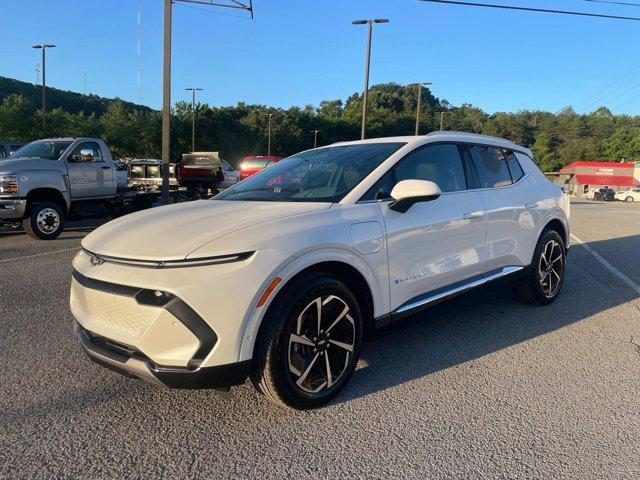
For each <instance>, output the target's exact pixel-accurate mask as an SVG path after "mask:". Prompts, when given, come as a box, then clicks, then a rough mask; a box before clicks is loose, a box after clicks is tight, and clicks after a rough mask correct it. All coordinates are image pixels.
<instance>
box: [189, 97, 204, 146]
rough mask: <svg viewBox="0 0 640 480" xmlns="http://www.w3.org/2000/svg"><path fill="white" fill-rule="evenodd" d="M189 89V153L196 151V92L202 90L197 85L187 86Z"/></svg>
mask: <svg viewBox="0 0 640 480" xmlns="http://www.w3.org/2000/svg"><path fill="white" fill-rule="evenodd" d="M185 90H191V153H193V152H195V151H196V92H199V91H202V89H201V88H198V87H187V88H185Z"/></svg>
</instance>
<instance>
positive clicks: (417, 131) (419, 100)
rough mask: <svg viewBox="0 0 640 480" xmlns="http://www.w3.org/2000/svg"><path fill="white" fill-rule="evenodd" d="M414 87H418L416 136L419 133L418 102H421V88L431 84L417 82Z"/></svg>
mask: <svg viewBox="0 0 640 480" xmlns="http://www.w3.org/2000/svg"><path fill="white" fill-rule="evenodd" d="M414 85H417V86H418V106H417V107H416V136H418V134H419V132H420V102H421V100H422V86H423V85H424V86H425V87H426V86H427V85H431V82H419V83H415V84H414Z"/></svg>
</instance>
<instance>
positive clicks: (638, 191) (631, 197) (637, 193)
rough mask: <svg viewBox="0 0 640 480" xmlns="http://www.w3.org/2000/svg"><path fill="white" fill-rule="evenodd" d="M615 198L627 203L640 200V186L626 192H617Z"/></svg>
mask: <svg viewBox="0 0 640 480" xmlns="http://www.w3.org/2000/svg"><path fill="white" fill-rule="evenodd" d="M614 198H615V199H616V200H621V201H623V202H627V203H631V202H640V188H630V189H629V190H625V191H624V192H617V193H616V194H615V196H614Z"/></svg>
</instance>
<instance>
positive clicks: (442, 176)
mask: <svg viewBox="0 0 640 480" xmlns="http://www.w3.org/2000/svg"><path fill="white" fill-rule="evenodd" d="M385 177H386V178H385ZM385 177H383V179H381V181H380V182H379V184H380V185H378V186H374V189H378V193H376V194H377V195H378V198H381V195H382V196H383V197H384V195H385V193H384V192H383V193H382V194H381V193H379V192H380V191H382V190H386V191H387V192H390V191H391V188H392V187H393V185H395V183H397V182H399V181H401V180H409V179H418V180H430V181H432V182H435V183H436V184H437V185H438V186H439V187H440V189H441V190H442V192H443V193H442V195H441V196H440V197H439V198H437V199H436V200H432V201H430V202H422V203H416V204H415V205H413V206H412V207H411V208H410V209H409V210H407V211H406V212H405V213H399V212H396V211H394V210H391V209H390V208H389V203H390V202H388V201H387V202H381V203H380V209H381V211H382V216H383V218H384V222H385V228H386V235H387V248H388V255H389V282H390V285H389V289H390V301H391V309H392V310H395V309H397V308H398V307H400V306H402V305H403V304H406V303H408V302H410V301H411V300H413V299H415V297H417V296H419V295H422V294H424V293H428V292H432V291H434V290H436V289H439V288H442V287H446V286H449V285H451V284H453V283H456V282H461V281H464V280H466V279H469V278H471V277H474V276H477V275H480V274H482V273H483V270H484V263H485V261H486V248H485V233H486V218H485V217H486V216H485V210H484V205H483V203H482V197H481V195H480V193H479V192H477V191H474V190H471V189H469V188H468V183H467V179H466V177H467V175H466V174H465V166H464V165H463V162H462V158H461V155H460V151H459V148H458V146H457V145H456V144H454V143H443V144H431V145H426V146H423V147H419V148H417V149H416V150H413V151H412V152H410V153H409V154H407V156H405V157H404V158H403V159H401V160H400V161H399V162H398V163H397V164H396V165H395V166H394V167H393V168H392V170H391V171H390V172H389V173H388V174H387V175H386V176H385ZM387 196H388V195H387Z"/></svg>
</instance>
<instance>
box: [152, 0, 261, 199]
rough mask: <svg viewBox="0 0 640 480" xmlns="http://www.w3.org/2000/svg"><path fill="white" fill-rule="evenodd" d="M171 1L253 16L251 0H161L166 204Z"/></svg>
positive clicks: (165, 187) (164, 192)
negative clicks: (227, 0) (224, 0)
mask: <svg viewBox="0 0 640 480" xmlns="http://www.w3.org/2000/svg"><path fill="white" fill-rule="evenodd" d="M173 2H180V3H199V4H204V5H209V6H212V7H226V8H237V9H240V10H246V11H248V12H250V13H251V18H253V5H252V0H249V4H248V5H245V4H244V3H242V2H241V1H240V0H231V3H230V4H224V3H213V2H209V3H207V2H204V1H202V0H163V11H164V22H163V56H162V190H161V192H162V194H161V198H160V203H161V204H163V205H167V204H169V203H170V202H171V199H170V198H169V155H170V151H171V150H170V146H171V137H170V131H171V130H170V128H169V121H170V119H171V14H172V11H171V10H172V9H171V7H172V4H173Z"/></svg>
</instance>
